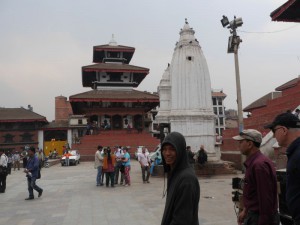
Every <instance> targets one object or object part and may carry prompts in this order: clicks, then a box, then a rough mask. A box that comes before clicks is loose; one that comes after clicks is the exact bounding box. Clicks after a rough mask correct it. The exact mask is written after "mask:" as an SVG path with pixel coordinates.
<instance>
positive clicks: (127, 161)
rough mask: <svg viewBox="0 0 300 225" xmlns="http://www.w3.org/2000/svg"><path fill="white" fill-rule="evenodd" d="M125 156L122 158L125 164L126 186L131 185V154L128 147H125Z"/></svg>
mask: <svg viewBox="0 0 300 225" xmlns="http://www.w3.org/2000/svg"><path fill="white" fill-rule="evenodd" d="M123 153H124V156H123V158H122V162H123V166H124V179H125V184H124V186H125V187H127V186H130V154H129V153H128V148H127V147H124V148H123Z"/></svg>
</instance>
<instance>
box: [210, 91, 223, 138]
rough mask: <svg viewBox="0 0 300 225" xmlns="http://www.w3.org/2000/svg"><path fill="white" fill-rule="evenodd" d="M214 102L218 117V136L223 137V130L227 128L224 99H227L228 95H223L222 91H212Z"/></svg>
mask: <svg viewBox="0 0 300 225" xmlns="http://www.w3.org/2000/svg"><path fill="white" fill-rule="evenodd" d="M211 95H212V102H213V110H214V114H215V115H216V118H215V129H216V134H219V135H222V133H223V130H225V128H226V123H225V120H226V116H225V107H224V99H225V98H226V94H224V93H223V91H222V90H212V93H211Z"/></svg>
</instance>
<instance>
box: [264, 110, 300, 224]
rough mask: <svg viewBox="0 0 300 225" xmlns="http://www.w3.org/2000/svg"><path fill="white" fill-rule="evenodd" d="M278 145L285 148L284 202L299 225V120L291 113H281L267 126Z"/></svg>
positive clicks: (295, 222)
mask: <svg viewBox="0 0 300 225" xmlns="http://www.w3.org/2000/svg"><path fill="white" fill-rule="evenodd" d="M265 128H269V129H271V130H272V131H273V135H274V137H275V138H276V140H277V142H278V145H279V146H281V147H285V148H287V150H286V155H287V158H288V161H287V166H286V173H287V176H286V177H287V181H286V184H287V185H286V201H287V206H288V209H289V212H290V213H291V216H292V218H293V220H294V224H295V225H300V120H299V118H298V117H297V116H295V115H293V114H291V113H282V114H280V115H278V116H276V118H275V119H274V121H273V122H272V123H271V124H269V125H267V126H266V127H265Z"/></svg>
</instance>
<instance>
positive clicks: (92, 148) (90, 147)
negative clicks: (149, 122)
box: [72, 130, 159, 161]
mask: <svg viewBox="0 0 300 225" xmlns="http://www.w3.org/2000/svg"><path fill="white" fill-rule="evenodd" d="M158 144H159V139H157V138H154V137H152V135H151V134H150V133H148V132H146V131H143V132H139V133H138V132H137V131H136V130H132V131H130V132H128V131H127V130H109V131H101V132H100V133H99V134H95V135H86V136H83V137H81V138H80V144H73V145H72V149H77V150H79V152H80V155H81V160H82V161H92V160H94V159H95V157H94V156H95V152H96V150H97V146H98V145H102V146H103V147H107V146H109V147H110V148H111V149H112V150H113V147H114V146H127V147H130V148H129V153H130V154H131V156H132V157H133V156H134V152H135V151H136V148H137V146H146V148H147V149H148V150H149V151H153V150H154V149H155V148H156V146H157V145H158Z"/></svg>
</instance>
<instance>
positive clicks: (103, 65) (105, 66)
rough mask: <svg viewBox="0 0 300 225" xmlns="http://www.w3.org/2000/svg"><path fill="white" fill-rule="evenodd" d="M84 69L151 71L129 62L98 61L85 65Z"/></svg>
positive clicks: (87, 70) (88, 70) (89, 70)
mask: <svg viewBox="0 0 300 225" xmlns="http://www.w3.org/2000/svg"><path fill="white" fill-rule="evenodd" d="M82 70H83V71H86V72H92V71H97V72H136V73H146V74H148V73H149V69H148V68H144V67H138V66H132V65H128V64H117V63H98V64H94V65H89V66H83V67H82Z"/></svg>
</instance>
